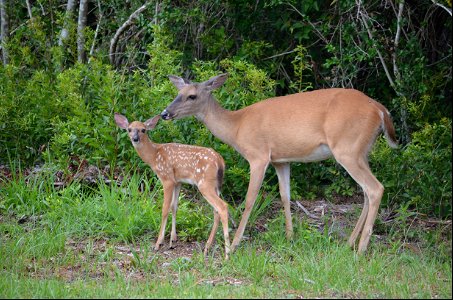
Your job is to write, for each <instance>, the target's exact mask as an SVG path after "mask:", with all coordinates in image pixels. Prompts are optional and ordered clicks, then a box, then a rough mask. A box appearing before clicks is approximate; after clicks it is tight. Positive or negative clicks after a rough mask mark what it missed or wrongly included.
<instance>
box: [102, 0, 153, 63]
mask: <svg viewBox="0 0 453 300" xmlns="http://www.w3.org/2000/svg"><path fill="white" fill-rule="evenodd" d="M148 4H149V2H147V3H145V4H143V5H142V6H140V7H139V8H138V9H137V10H136V11H134V12H133V13H132V14H131V15H130V16H129V18H128V19H127V20H126V22H124V23H123V25H121V26H120V28H118V30H117V31H116V33H115V35H114V36H113V38H112V40H111V41H110V51H109V58H110V63H111V64H112V65H114V64H115V51H116V45H117V43H118V39H119V38H120V35H121V34H122V33H123V32H124V31H125V30H126V29H127V28H128V27H129V26H131V25H132V23H133V20H134V19H135V18H137V17H138V15H139V14H140V13H141V12H142V11H144V10H145V9H146V7H147V6H148Z"/></svg>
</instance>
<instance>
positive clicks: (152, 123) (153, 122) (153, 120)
mask: <svg viewBox="0 0 453 300" xmlns="http://www.w3.org/2000/svg"><path fill="white" fill-rule="evenodd" d="M159 119H160V115H157V116H155V117H153V118H151V119H148V120H146V121H145V126H146V130H151V129H154V127H156V125H157V122H159Z"/></svg>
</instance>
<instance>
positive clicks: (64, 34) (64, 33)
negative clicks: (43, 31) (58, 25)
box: [58, 0, 76, 46]
mask: <svg viewBox="0 0 453 300" xmlns="http://www.w3.org/2000/svg"><path fill="white" fill-rule="evenodd" d="M75 4H76V1H75V0H68V4H67V5H66V14H65V16H64V23H63V28H62V29H61V33H60V38H59V39H58V45H59V46H63V42H64V40H66V39H67V38H68V35H69V30H68V23H69V21H70V20H71V18H72V15H73V14H74V9H75Z"/></svg>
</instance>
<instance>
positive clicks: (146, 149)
mask: <svg viewBox="0 0 453 300" xmlns="http://www.w3.org/2000/svg"><path fill="white" fill-rule="evenodd" d="M135 150H136V151H137V153H138V156H140V158H141V159H142V160H143V161H144V162H145V163H147V164H148V165H150V166H151V167H153V166H154V164H155V161H156V154H157V144H155V143H153V142H151V140H150V139H149V138H148V136H144V137H143V138H142V140H141V141H140V143H139V144H138V145H137V146H135Z"/></svg>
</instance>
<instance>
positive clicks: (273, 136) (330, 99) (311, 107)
mask: <svg viewBox="0 0 453 300" xmlns="http://www.w3.org/2000/svg"><path fill="white" fill-rule="evenodd" d="M169 78H170V80H171V81H172V82H173V84H174V85H175V86H176V87H177V88H178V90H179V94H178V96H177V97H176V98H175V99H174V101H173V102H172V103H171V104H170V105H168V107H167V108H166V109H165V110H164V111H163V112H162V113H161V116H162V118H163V119H165V120H170V119H179V118H182V117H185V116H190V115H195V116H196V117H197V119H198V120H200V121H201V122H203V123H204V124H205V125H206V126H207V128H208V129H209V130H210V131H211V132H212V133H213V134H214V135H215V136H216V137H218V138H219V139H220V140H222V141H223V142H225V143H226V144H229V145H231V146H232V147H233V148H234V149H236V150H237V151H238V152H239V153H240V154H241V155H242V156H243V157H244V158H245V159H246V160H247V161H248V162H249V164H250V182H249V186H248V191H247V195H246V199H245V201H246V202H245V209H244V212H243V215H242V219H241V222H240V224H239V227H238V229H237V231H236V234H235V236H234V240H233V243H232V245H231V250H232V251H233V250H234V249H235V248H236V247H237V246H238V244H239V242H240V240H241V239H242V235H243V233H244V229H245V226H246V224H247V220H248V218H249V216H250V212H251V210H252V207H253V204H254V203H255V200H256V197H257V195H258V191H259V189H260V187H261V184H262V181H263V177H264V174H265V171H266V169H267V167H268V165H269V164H272V165H273V166H274V167H275V170H276V171H277V176H278V181H279V187H280V195H281V200H282V202H283V207H284V211H285V221H286V236H287V237H288V238H291V236H292V233H293V227H292V220H291V211H290V165H289V163H290V162H296V161H297V162H314V161H320V160H324V159H327V158H329V157H332V156H333V157H334V158H335V159H336V160H337V162H338V163H340V164H341V165H342V166H343V167H344V168H345V169H346V171H347V172H348V173H349V174H350V175H351V176H352V178H353V179H354V180H355V181H356V182H357V183H358V184H359V185H360V186H361V188H362V189H363V192H364V196H365V202H364V206H363V210H362V213H361V215H360V217H359V220H358V222H357V224H356V225H355V228H354V230H353V232H352V234H351V236H350V238H349V240H348V243H349V245H351V246H354V245H355V241H356V239H357V237H358V235H359V234H360V232H361V233H362V234H361V237H360V242H359V246H358V251H359V253H362V252H364V251H365V250H366V248H367V246H368V243H369V240H370V236H371V234H372V230H373V225H374V222H375V219H376V216H377V212H378V208H379V204H380V202H381V198H382V194H383V192H384V187H383V186H382V184H381V183H380V182H379V181H378V180H377V179H376V178H375V177H374V175H373V174H372V173H371V171H370V168H369V165H368V160H367V157H368V152H369V150H370V149H371V147H372V145H373V144H374V142H375V140H376V137H377V135H378V133H379V132H380V130H383V131H384V134H385V137H386V139H387V142H388V144H389V145H390V146H391V147H396V145H397V142H396V138H395V129H394V127H393V124H392V121H391V119H390V114H389V112H388V111H387V109H386V108H385V107H384V106H383V105H382V104H380V103H378V102H376V101H375V100H373V99H371V98H369V97H367V96H366V95H365V94H363V93H361V92H359V91H357V90H354V89H341V88H332V89H323V90H317V91H311V92H304V93H298V94H292V95H287V96H281V97H275V98H270V99H267V100H263V101H260V102H257V103H254V104H252V105H250V106H247V107H245V108H243V109H240V110H237V111H229V110H226V109H224V108H222V107H221V106H220V105H219V103H218V102H217V101H216V100H215V99H214V98H213V96H212V95H211V92H212V90H214V89H216V88H218V87H220V86H221V85H222V84H223V83H224V82H225V80H226V79H227V74H221V75H218V76H215V77H212V78H210V79H209V80H207V81H205V82H202V83H190V82H188V81H185V80H184V79H182V78H179V77H176V76H169Z"/></svg>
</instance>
